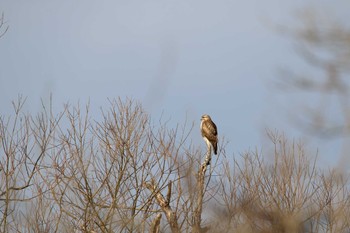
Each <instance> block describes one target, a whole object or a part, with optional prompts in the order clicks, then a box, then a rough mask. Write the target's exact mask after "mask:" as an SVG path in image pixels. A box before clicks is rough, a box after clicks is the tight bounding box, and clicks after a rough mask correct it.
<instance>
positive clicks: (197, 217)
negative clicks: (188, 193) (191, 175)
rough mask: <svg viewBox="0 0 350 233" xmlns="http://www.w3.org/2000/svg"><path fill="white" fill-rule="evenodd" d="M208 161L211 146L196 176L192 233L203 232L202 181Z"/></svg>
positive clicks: (209, 159)
mask: <svg viewBox="0 0 350 233" xmlns="http://www.w3.org/2000/svg"><path fill="white" fill-rule="evenodd" d="M210 161H211V146H210V145H208V146H207V153H206V156H205V160H204V161H203V163H202V165H201V166H200V168H199V171H198V174H197V203H196V208H195V210H194V216H193V220H194V225H193V229H192V232H193V233H200V232H203V231H202V228H201V222H202V209H203V196H204V179H205V172H206V171H207V167H208V165H210Z"/></svg>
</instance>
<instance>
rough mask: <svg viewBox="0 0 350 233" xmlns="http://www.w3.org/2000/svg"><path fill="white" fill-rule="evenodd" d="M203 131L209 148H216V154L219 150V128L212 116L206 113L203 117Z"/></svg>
mask: <svg viewBox="0 0 350 233" xmlns="http://www.w3.org/2000/svg"><path fill="white" fill-rule="evenodd" d="M201 133H202V137H203V139H204V141H205V143H206V144H207V146H208V148H213V149H214V154H217V152H218V130H217V128H216V125H215V123H214V122H213V121H212V120H211V118H210V116H209V115H207V114H204V115H203V116H202V118H201Z"/></svg>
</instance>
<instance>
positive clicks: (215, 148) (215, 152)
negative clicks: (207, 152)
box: [213, 142, 218, 155]
mask: <svg viewBox="0 0 350 233" xmlns="http://www.w3.org/2000/svg"><path fill="white" fill-rule="evenodd" d="M213 147H214V154H215V155H217V154H218V143H217V142H215V143H214V145H213Z"/></svg>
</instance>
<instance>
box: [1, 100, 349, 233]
mask: <svg viewBox="0 0 350 233" xmlns="http://www.w3.org/2000/svg"><path fill="white" fill-rule="evenodd" d="M23 104H24V101H23V100H22V99H19V100H18V101H17V102H16V103H14V104H13V106H14V115H13V116H1V118H0V140H1V142H0V158H1V161H0V179H1V186H0V195H1V196H0V210H1V215H0V217H1V221H0V227H1V232H349V230H350V220H349V218H348V216H350V215H349V214H350V213H349V209H350V203H349V201H350V200H349V194H350V193H349V190H348V179H347V177H344V176H343V175H342V174H338V173H337V172H336V171H335V170H330V171H324V170H320V169H319V168H317V167H316V165H315V163H316V159H312V158H311V157H309V156H308V155H306V153H305V151H304V148H303V146H302V145H301V144H298V143H294V142H291V143H289V142H288V141H287V139H286V138H284V136H283V135H279V134H278V133H269V134H268V135H269V137H270V139H271V142H272V145H273V146H274V147H273V148H274V150H272V151H271V153H270V154H269V153H267V154H261V153H258V152H251V151H250V152H247V153H245V154H243V155H241V156H235V158H234V159H226V158H225V156H223V153H224V151H225V150H224V148H221V149H220V150H219V152H220V153H221V154H220V153H219V156H214V157H213V161H212V165H211V166H208V167H207V165H206V164H207V162H206V161H207V160H208V159H209V158H208V156H210V154H209V155H208V154H206V153H202V151H201V150H200V149H199V148H197V147H195V146H194V145H191V144H190V143H189V141H190V140H189V138H188V137H189V133H190V131H191V130H192V126H191V127H187V126H186V125H184V126H178V127H176V128H169V127H167V125H166V123H162V122H158V123H157V124H153V123H152V122H151V121H150V117H149V116H148V115H147V114H146V113H145V111H144V110H143V109H142V106H141V105H140V104H139V103H135V102H134V101H132V100H125V101H122V100H120V99H118V100H113V101H110V108H109V109H108V110H107V111H102V112H101V115H102V116H103V118H102V120H101V121H95V120H94V119H92V118H91V116H90V115H89V106H86V107H84V108H82V107H80V106H77V107H69V106H68V105H67V106H66V107H65V108H64V109H63V111H62V112H61V113H58V114H55V113H53V111H52V109H47V108H45V107H43V110H42V112H41V113H39V114H37V115H36V116H33V115H30V114H25V113H23V111H22V107H23ZM223 144H224V143H221V145H223ZM269 158H270V159H269ZM218 161H220V162H219V163H218ZM214 174H215V176H213V175H214Z"/></svg>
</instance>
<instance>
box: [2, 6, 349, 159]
mask: <svg viewBox="0 0 350 233" xmlns="http://www.w3.org/2000/svg"><path fill="white" fill-rule="evenodd" d="M349 5H350V4H349V3H348V2H347V1H345V0H343V1H342V0H338V1H326V0H318V1H305V0H285V1H283V3H282V1H277V0H266V1H260V0H249V1H233V0H217V1H209V0H201V1H199V0H191V1H188V0H177V1H174V0H173V1H170V0H169V1H165V0H152V1H132V0H131V1H93V0H84V1H82V0H80V1H79V0H77V1H68V0H60V1H43V0H35V1H24V0H22V1H14V0H2V1H1V2H0V11H2V12H4V15H5V19H6V24H7V25H9V26H10V28H9V31H8V32H7V33H6V35H5V36H4V37H3V38H1V39H0V65H1V69H0V105H1V110H0V111H1V112H0V113H1V114H5V115H7V114H10V112H11V100H14V99H16V98H17V96H18V94H22V95H23V96H26V97H27V105H26V108H27V110H28V111H30V112H37V111H38V110H39V109H40V98H43V99H44V100H45V99H47V98H48V96H49V95H50V93H52V95H53V99H54V103H55V107H56V108H57V109H60V108H62V106H63V104H64V103H66V102H67V101H69V102H70V103H73V104H74V103H77V101H78V100H79V101H80V102H82V103H84V102H87V101H88V100H90V103H91V108H92V114H93V116H94V117H96V118H98V117H99V115H98V114H99V108H100V107H105V106H108V101H107V98H115V97H118V96H120V97H130V98H134V99H135V100H138V101H140V102H141V103H142V104H143V106H144V107H145V109H146V110H147V111H148V112H149V113H151V115H152V118H153V119H158V118H159V117H160V116H161V115H162V114H163V117H165V118H169V119H170V120H171V122H174V124H175V123H178V122H183V121H184V119H185V118H186V117H187V119H188V121H190V122H192V121H195V123H196V124H198V125H199V120H200V116H201V115H202V114H203V113H207V114H210V115H211V116H212V118H213V120H214V121H215V122H216V123H217V125H218V128H219V133H220V135H224V136H225V138H226V139H227V140H229V141H230V144H229V145H228V147H227V148H226V149H227V152H228V153H229V154H235V155H237V154H239V153H241V152H244V151H246V150H248V149H254V148H255V147H258V148H261V147H262V146H263V145H264V144H265V142H266V140H265V136H264V135H265V133H264V130H265V128H271V129H278V130H279V131H285V132H286V134H287V135H291V136H292V137H299V136H302V134H301V133H300V132H299V131H298V130H296V129H295V128H294V126H291V124H290V122H289V121H288V117H287V115H286V111H285V109H284V108H283V107H285V104H286V102H285V101H282V102H281V101H278V100H279V99H281V98H282V99H285V96H284V94H283V93H280V92H279V93H278V91H277V90H275V89H274V87H273V82H274V80H276V79H278V75H279V74H278V72H277V70H278V68H280V67H287V68H290V69H292V70H300V69H305V68H306V66H305V64H303V62H302V61H301V59H300V58H299V57H298V56H297V55H296V53H295V51H294V47H293V41H292V40H290V39H289V38H288V37H287V36H284V35H282V34H281V33H278V32H277V31H276V30H275V29H274V25H288V26H294V25H297V24H298V23H300V21H298V19H297V17H296V14H295V13H296V12H297V11H300V10H302V9H305V8H310V7H311V8H312V7H316V8H317V9H319V10H320V11H325V12H326V13H328V12H329V13H330V14H333V15H335V16H337V17H339V19H340V20H341V19H345V18H346V15H347V10H346V9H350V8H349ZM286 101H287V102H288V101H290V100H286ZM196 130H197V129H196V128H195V131H194V134H193V141H194V142H195V143H198V144H199V145H203V146H204V143H203V142H202V139H201V138H200V136H199V132H197V131H196ZM197 133H198V134H197ZM201 143H202V144H201ZM335 145H336V144H334V143H330V142H327V143H322V146H321V148H322V147H323V148H322V149H325V150H324V151H329V150H334V148H332V147H334V146H335ZM316 147H317V144H314V145H313V146H312V147H311V151H313V152H315V151H316ZM321 155H322V153H321ZM323 156H326V155H323ZM325 161H327V160H325Z"/></svg>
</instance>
